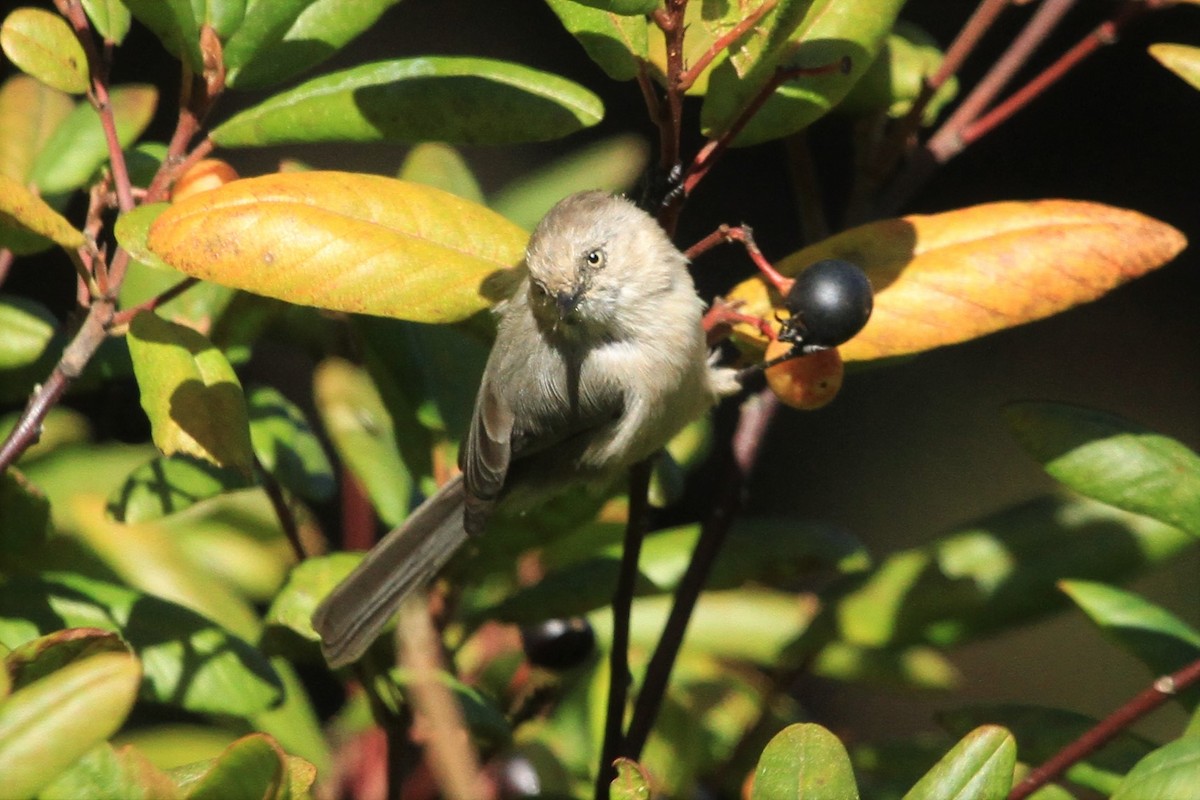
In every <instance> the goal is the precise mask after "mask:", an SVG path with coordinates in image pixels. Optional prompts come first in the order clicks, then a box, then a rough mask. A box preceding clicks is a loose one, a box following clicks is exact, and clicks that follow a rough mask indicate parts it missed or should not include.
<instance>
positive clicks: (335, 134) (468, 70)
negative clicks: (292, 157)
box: [212, 56, 604, 147]
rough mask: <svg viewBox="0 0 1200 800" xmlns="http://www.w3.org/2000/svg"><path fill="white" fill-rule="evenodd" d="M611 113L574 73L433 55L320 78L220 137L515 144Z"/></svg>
mask: <svg viewBox="0 0 1200 800" xmlns="http://www.w3.org/2000/svg"><path fill="white" fill-rule="evenodd" d="M603 116H604V106H603V105H602V104H601V102H600V99H599V98H598V97H596V95H594V94H592V93H591V92H589V91H588V90H587V89H584V88H583V87H582V86H579V85H578V84H575V83H572V82H571V81H568V80H567V79H566V78H560V77H558V76H557V75H551V74H550V73H548V72H539V71H538V70H534V69H530V68H529V67H523V66H521V65H519V64H511V63H508V62H504V61H494V60H491V59H483V58H463V57H456V56H430V57H426V58H411V59H401V60H397V61H383V62H379V63H376V64H367V65H364V66H361V67H353V68H351V69H348V70H344V71H342V72H335V73H332V74H330V75H323V76H321V77H320V78H314V79H313V80H311V81H309V82H307V83H304V84H301V85H300V86H297V87H296V88H295V89H291V90H289V91H286V92H284V93H282V94H278V95H275V96H274V97H272V98H269V99H268V100H265V101H264V102H262V103H260V104H259V105H257V106H255V107H254V108H250V109H247V110H246V111H243V112H242V113H240V114H238V115H237V116H235V117H233V118H232V119H229V120H227V121H225V122H223V123H222V124H220V125H218V126H217V127H216V128H215V129H213V131H212V138H213V140H214V141H216V142H217V144H219V145H221V146H223V147H262V146H264V145H275V144H296V143H306V142H346V141H349V142H422V141H431V140H432V141H443V142H450V143H452V144H511V143H514V142H539V141H546V140H548V139H558V138H561V137H563V136H566V135H567V134H570V133H574V132H576V131H578V130H582V129H583V128H587V127H590V126H592V125H595V124H596V123H597V122H599V121H600V119H601V118H602V117H603Z"/></svg>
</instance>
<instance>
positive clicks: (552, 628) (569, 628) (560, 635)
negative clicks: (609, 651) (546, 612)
mask: <svg viewBox="0 0 1200 800" xmlns="http://www.w3.org/2000/svg"><path fill="white" fill-rule="evenodd" d="M521 644H522V645H523V646H524V647H525V655H526V656H527V657H528V658H529V661H530V663H532V664H535V665H537V666H539V667H545V668H546V669H553V670H562V669H570V668H571V667H575V666H578V665H580V664H582V663H583V661H584V660H585V659H586V658H587V657H588V656H589V655H591V654H592V651H593V650H594V649H595V648H596V634H595V633H593V632H592V626H591V625H589V624H588V621H587V620H586V619H583V618H582V617H571V618H570V619H548V620H546V621H545V622H539V623H537V624H536V625H523V626H521Z"/></svg>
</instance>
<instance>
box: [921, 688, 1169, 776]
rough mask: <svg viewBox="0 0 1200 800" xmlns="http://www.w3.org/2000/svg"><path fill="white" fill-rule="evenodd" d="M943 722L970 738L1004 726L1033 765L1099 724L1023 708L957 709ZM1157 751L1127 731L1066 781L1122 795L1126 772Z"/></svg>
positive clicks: (1080, 763)
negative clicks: (982, 728)
mask: <svg viewBox="0 0 1200 800" xmlns="http://www.w3.org/2000/svg"><path fill="white" fill-rule="evenodd" d="M937 719H938V722H939V723H940V724H941V725H942V726H943V727H945V728H946V729H947V730H948V731H949V732H950V733H951V734H954V735H956V736H964V735H966V734H967V733H968V732H969V731H971V730H972V729H973V728H975V727H976V726H978V725H982V724H984V723H989V722H990V723H994V724H997V725H1003V726H1004V727H1005V728H1007V729H1008V730H1010V731H1012V733H1013V735H1014V736H1015V737H1016V739H1017V742H1018V744H1019V747H1020V751H1021V760H1022V761H1024V762H1026V763H1028V764H1040V763H1042V762H1044V761H1046V760H1047V759H1049V758H1050V757H1051V756H1053V755H1054V754H1055V753H1057V752H1058V751H1059V750H1061V749H1062V748H1064V747H1066V746H1067V745H1068V744H1070V743H1071V742H1073V741H1075V740H1076V739H1078V738H1079V737H1080V736H1082V735H1083V734H1085V733H1086V732H1087V731H1089V730H1091V729H1092V728H1093V727H1095V726H1096V724H1097V723H1098V720H1095V719H1092V718H1091V717H1087V716H1084V715H1083V714H1077V713H1075V712H1073V711H1064V710H1062V709H1057V708H1041V707H1038V706H1022V705H998V706H973V707H970V708H962V709H952V710H949V711H942V712H940V713H939V714H938V716H937ZM1153 749H1154V745H1153V744H1152V743H1151V742H1149V741H1148V740H1146V739H1143V738H1141V737H1140V736H1137V735H1135V734H1133V733H1130V732H1129V731H1125V732H1123V733H1120V734H1118V735H1117V736H1116V737H1115V738H1114V739H1112V740H1111V741H1109V742H1108V743H1107V744H1105V745H1104V746H1103V747H1102V748H1100V749H1099V750H1097V751H1095V752H1094V753H1090V754H1089V755H1088V756H1087V757H1086V758H1084V759H1082V760H1080V761H1077V762H1076V763H1075V764H1073V765H1072V766H1071V767H1070V768H1069V769H1068V770H1067V772H1066V774H1065V776H1064V777H1066V779H1067V780H1069V781H1070V782H1071V783H1073V784H1076V785H1078V786H1084V787H1086V788H1088V789H1091V790H1092V791H1094V792H1097V793H1099V794H1101V795H1103V796H1105V797H1107V796H1109V795H1110V794H1112V793H1113V792H1114V791H1115V790H1116V788H1117V785H1118V784H1119V783H1120V782H1121V779H1122V778H1124V776H1125V773H1126V772H1128V771H1129V769H1130V768H1131V767H1132V766H1133V765H1134V764H1135V763H1136V762H1137V761H1138V760H1139V759H1141V758H1143V757H1144V756H1145V755H1146V754H1147V753H1149V752H1150V751H1151V750H1153Z"/></svg>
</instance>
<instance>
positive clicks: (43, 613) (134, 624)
mask: <svg viewBox="0 0 1200 800" xmlns="http://www.w3.org/2000/svg"><path fill="white" fill-rule="evenodd" d="M63 626H66V627H70V628H101V629H103V630H109V631H116V632H118V633H120V634H121V637H122V638H123V639H125V641H127V642H129V644H130V645H131V646H132V647H133V649H134V652H136V653H137V654H138V656H139V657H140V658H141V661H142V665H143V670H144V673H145V674H144V676H143V679H142V689H141V693H142V696H143V697H145V698H147V699H150V700H154V701H156V702H160V703H168V704H170V705H173V706H176V707H178V708H183V709H186V710H189V711H196V712H201V713H213V714H233V715H238V716H245V715H247V714H252V713H255V712H258V711H261V710H263V709H265V708H268V707H270V706H272V705H273V704H275V703H276V702H278V701H279V698H280V692H281V690H282V689H281V684H280V681H279V677H278V676H277V675H276V674H275V673H274V671H273V670H272V669H271V665H270V663H269V662H268V661H267V659H266V657H265V656H263V655H262V654H261V653H260V652H259V651H258V650H257V649H255V648H254V647H252V646H251V645H249V644H248V643H247V642H246V641H245V640H244V639H240V638H238V637H236V636H234V635H232V634H230V633H228V632H227V631H225V630H223V629H222V628H220V627H219V626H217V625H216V624H215V623H213V622H211V621H209V620H207V619H205V618H204V617H202V616H200V615H199V614H197V613H196V612H194V611H191V610H189V609H186V608H184V607H183V606H180V605H176V604H175V603H171V602H168V601H166V600H162V599H160V598H158V597H155V596H153V595H150V594H143V593H142V592H139V591H135V590H133V589H129V588H126V587H124V586H118V585H116V584H113V583H108V582H105V581H100V580H95V579H92V578H84V577H83V576H81V575H75V574H71V573H47V574H44V575H42V576H41V577H40V578H16V577H9V578H7V579H6V580H5V581H4V582H3V583H0V643H2V644H4V645H5V646H7V647H17V646H18V645H21V644H23V643H25V642H27V641H29V640H31V639H34V638H36V637H37V636H39V635H44V634H48V633H52V632H54V631H56V630H59V629H61V628H62V627H63Z"/></svg>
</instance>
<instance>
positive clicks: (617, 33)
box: [546, 0, 658, 81]
mask: <svg viewBox="0 0 1200 800" xmlns="http://www.w3.org/2000/svg"><path fill="white" fill-rule="evenodd" d="M647 4H649V5H655V6H656V5H658V0H654V2H653V3H651V2H649V0H646V2H640V0H631V2H630V3H626V4H624V5H647ZM546 5H548V6H550V10H551V11H553V12H554V13H555V14H556V15H557V16H558V19H559V21H560V22H562V24H563V27H564V28H566V29H567V31H569V32H570V34H571V35H572V36H574V37H575V38H576V39H578V40H579V44H580V45H582V46H583V49H584V50H585V51H586V52H587V54H588V56H589V57H590V58H591V59H592V60H593V61H595V62H596V63H597V64H598V65H599V66H600V68H601V69H602V70H604V72H605V73H606V74H607V75H608V77H610V78H612V79H613V80H617V81H629V80H633V79H634V78H636V77H637V75H638V60H639V59H645V58H646V55H647V52H648V36H647V33H648V30H649V28H648V24H649V23H647V21H646V20H645V18H639V17H631V16H620V14H621V13H622V12H619V11H615V10H612V11H608V10H604V9H603V8H602V7H599V4H598V3H581V2H575V0H546ZM635 13H639V14H640V13H642V12H635Z"/></svg>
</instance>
